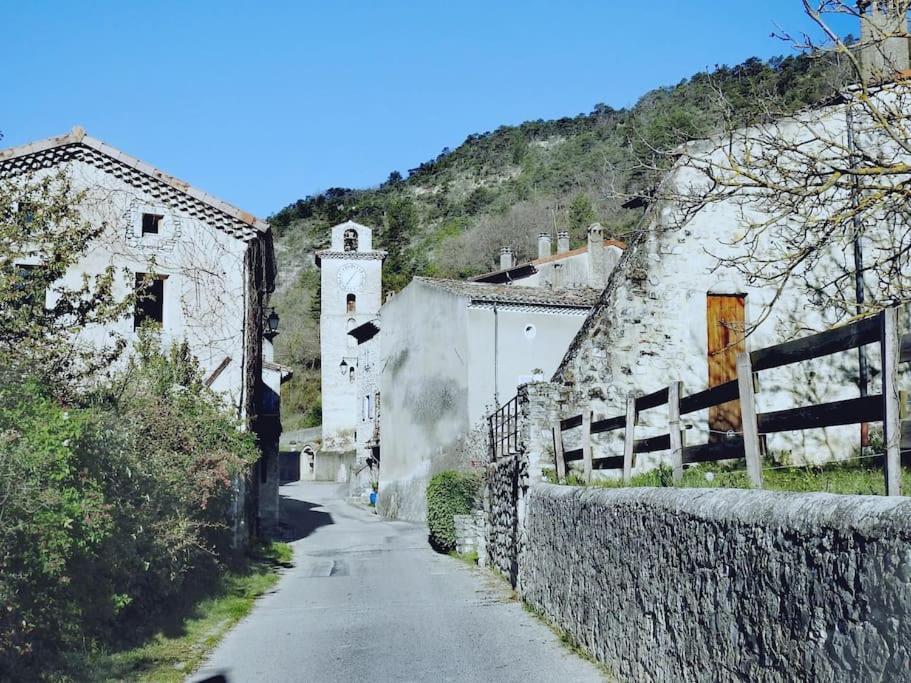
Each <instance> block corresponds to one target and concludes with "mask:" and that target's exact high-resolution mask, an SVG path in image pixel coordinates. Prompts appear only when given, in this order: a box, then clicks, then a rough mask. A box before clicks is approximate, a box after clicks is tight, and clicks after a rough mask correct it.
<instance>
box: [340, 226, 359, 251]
mask: <svg viewBox="0 0 911 683" xmlns="http://www.w3.org/2000/svg"><path fill="white" fill-rule="evenodd" d="M343 240H344V245H345V251H357V230H352V229H350V228H349V229H348V230H345V235H344V237H343Z"/></svg>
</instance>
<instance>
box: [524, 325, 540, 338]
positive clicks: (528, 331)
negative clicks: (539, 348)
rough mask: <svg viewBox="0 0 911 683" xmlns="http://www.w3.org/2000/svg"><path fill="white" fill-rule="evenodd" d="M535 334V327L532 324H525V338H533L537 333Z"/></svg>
mask: <svg viewBox="0 0 911 683" xmlns="http://www.w3.org/2000/svg"><path fill="white" fill-rule="evenodd" d="M537 334H538V330H536V329H535V326H534V325H526V326H525V338H526V339H534V338H535V335H537Z"/></svg>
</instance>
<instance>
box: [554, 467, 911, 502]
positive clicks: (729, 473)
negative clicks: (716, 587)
mask: <svg viewBox="0 0 911 683" xmlns="http://www.w3.org/2000/svg"><path fill="white" fill-rule="evenodd" d="M549 474H550V476H549V479H550V481H551V482H552V483H557V482H556V481H555V477H554V476H553V471H552V470H550V471H549ZM762 479H763V489H765V490H767V491H790V492H801V493H806V492H811V491H823V492H826V493H842V494H860V495H878V496H882V495H885V493H886V485H885V477H884V475H883V469H882V467H881V465H879V464H877V462H876V459H875V458H871V459H870V460H867V461H866V462H857V461H853V462H845V463H829V464H826V465H819V466H811V465H808V466H800V467H776V466H774V465H773V464H772V463H767V466H766V469H764V470H763V473H762ZM565 483H566V484H567V485H570V486H585V485H586V484H585V483H584V481H583V480H582V478H581V477H580V476H579V475H578V474H576V473H571V474H569V475H568V476H567V478H566V481H565ZM590 486H596V487H599V488H623V487H625V486H633V487H636V486H654V487H677V488H741V489H748V488H751V487H750V481H749V478H748V477H747V473H746V465H745V464H744V462H743V461H740V462H735V463H731V464H724V465H721V464H714V465H707V464H700V465H693V466H691V467H688V468H687V469H685V470H684V472H683V480H682V481H681V482H680V483H679V484H675V483H674V481H673V476H672V471H671V468H670V467H668V466H666V465H662V466H661V467H658V468H656V469H654V470H651V471H650V472H645V473H643V474H637V475H635V476H634V477H633V478H632V479H631V480H630V483H629V484H628V485H627V484H624V483H623V481H622V480H621V479H619V478H615V479H601V480H595V481H593V482H592V483H591V484H590ZM902 490H903V491H911V470H909V468H907V467H904V468H902Z"/></svg>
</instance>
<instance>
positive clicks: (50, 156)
mask: <svg viewBox="0 0 911 683" xmlns="http://www.w3.org/2000/svg"><path fill="white" fill-rule="evenodd" d="M71 160H77V161H83V162H86V163H90V164H92V165H94V166H97V167H98V168H100V169H102V170H103V171H105V172H107V173H110V174H111V175H113V176H114V177H117V178H120V179H121V180H123V181H124V182H126V183H128V184H130V185H132V186H134V187H136V188H138V189H141V190H143V191H145V192H148V193H149V194H151V195H152V196H154V197H156V198H159V199H162V200H167V201H169V202H170V203H171V204H173V205H174V206H175V207H176V208H178V209H180V210H182V211H184V212H186V213H187V214H189V215H191V216H193V217H194V218H199V219H200V220H204V221H206V222H208V223H211V224H213V225H214V226H215V227H218V228H220V229H222V230H224V231H225V232H227V233H229V234H231V235H232V236H234V237H237V238H239V239H242V240H244V241H248V240H251V239H254V238H256V237H257V236H258V234H260V233H265V232H268V231H269V224H268V223H266V222H265V221H263V220H261V219H259V218H257V217H256V216H254V215H253V214H251V213H247V212H246V211H243V210H241V209H238V208H237V207H235V206H232V205H231V204H228V203H227V202H224V201H222V200H220V199H218V198H217V197H213V196H212V195H210V194H208V193H207V192H203V191H202V190H199V189H197V188H195V187H193V186H192V185H190V184H189V183H187V182H185V181H183V180H180V179H179V178H175V177H174V176H171V175H168V174H167V173H165V172H163V171H161V170H159V169H157V168H155V167H154V166H152V165H151V164H147V163H146V162H144V161H141V160H140V159H137V158H136V157H133V156H130V155H129V154H126V153H125V152H121V151H120V150H119V149H117V148H115V147H112V146H110V145H108V144H107V143H105V142H102V141H101V140H98V139H97V138H93V137H91V136H89V135H87V134H86V132H85V130H84V129H82V128H79V127H76V128H73V130H72V131H70V132H69V133H67V134H66V135H59V136H56V137H52V138H47V139H45V140H39V141H37V142H31V143H28V144H26V145H21V146H19V147H11V148H8V149H4V150H0V175H8V176H14V175H20V174H22V173H29V172H33V171H37V170H40V169H42V168H50V167H52V166H55V165H56V164H59V163H61V162H64V161H71ZM226 219H227V220H226ZM226 222H227V225H226Z"/></svg>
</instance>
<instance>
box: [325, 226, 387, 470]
mask: <svg viewBox="0 0 911 683" xmlns="http://www.w3.org/2000/svg"><path fill="white" fill-rule="evenodd" d="M331 235H332V236H331V244H330V247H329V248H328V249H324V250H321V251H318V252H316V265H317V266H318V267H319V268H320V269H321V271H322V273H321V280H320V282H321V290H320V299H321V300H320V304H321V309H320V357H321V364H322V375H321V379H322V400H323V425H322V429H323V442H322V449H321V451H320V453H318V454H317V457H316V472H315V475H316V478H317V479H327V478H328V479H333V480H334V479H336V478H338V479H340V480H342V481H347V478H348V472H347V470H348V468H349V467H350V465H351V460H352V458H351V454H352V453H353V451H354V448H355V429H356V428H357V423H358V414H359V412H358V410H359V407H360V404H359V403H358V366H357V360H358V358H357V340H356V339H355V338H354V337H352V336H351V335H349V334H348V333H349V332H350V331H351V330H353V329H354V328H356V327H358V326H360V325H361V324H363V323H365V322H367V321H369V320H371V319H373V318H374V317H375V316H376V314H377V312H378V311H379V309H380V303H381V298H382V284H383V283H382V268H383V259H384V258H385V257H386V252H385V251H380V250H375V249H374V248H373V231H372V230H371V229H370V228H368V227H366V226H363V225H359V224H357V223H354V222H353V221H347V222H345V223H342V224H340V225H336V226H335V227H333V228H332V230H331Z"/></svg>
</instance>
